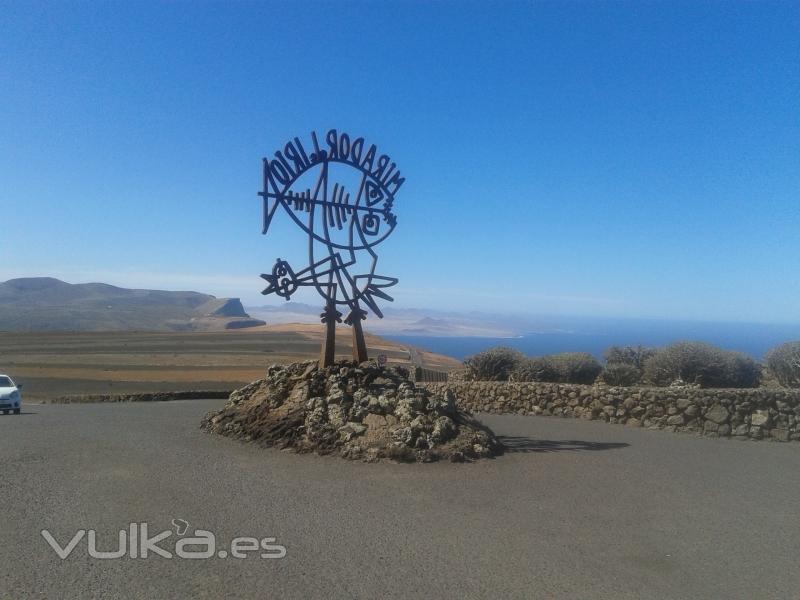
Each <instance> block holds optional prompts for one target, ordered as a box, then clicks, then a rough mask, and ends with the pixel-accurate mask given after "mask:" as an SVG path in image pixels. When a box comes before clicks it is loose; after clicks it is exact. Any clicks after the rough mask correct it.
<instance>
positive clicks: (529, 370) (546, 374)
mask: <svg viewBox="0 0 800 600" xmlns="http://www.w3.org/2000/svg"><path fill="white" fill-rule="evenodd" d="M558 377H559V374H558V371H557V370H556V367H555V365H554V364H553V363H552V362H551V361H550V360H549V359H548V358H547V357H537V358H524V359H522V361H521V362H520V363H519V365H517V368H516V369H514V371H513V372H512V373H511V380H512V381H549V382H557V381H558V380H559V379H558Z"/></svg>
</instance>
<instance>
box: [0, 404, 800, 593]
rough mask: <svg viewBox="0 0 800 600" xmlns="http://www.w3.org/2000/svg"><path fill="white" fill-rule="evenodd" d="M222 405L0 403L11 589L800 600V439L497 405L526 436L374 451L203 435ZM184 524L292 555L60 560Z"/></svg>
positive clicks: (5, 587) (1, 494)
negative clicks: (731, 436) (395, 456)
mask: <svg viewBox="0 0 800 600" xmlns="http://www.w3.org/2000/svg"><path fill="white" fill-rule="evenodd" d="M220 404H221V401H186V402H167V403H152V404H151V403H147V404H112V405H103V404H92V405H67V406H59V405H44V406H35V405H29V406H28V407H26V413H25V414H23V415H20V416H19V417H13V416H9V417H0V451H1V452H2V457H3V461H4V466H3V469H4V470H3V473H2V477H0V499H2V507H3V509H4V515H3V518H2V520H0V594H2V597H4V598H6V597H7V598H15V599H19V598H223V597H230V598H255V597H258V598H325V599H326V600H330V599H333V598H370V599H374V598H404V599H406V600H408V599H413V598H488V597H496V598H504V599H505V598H587V599H592V600H596V599H602V598H609V599H614V600H619V599H624V598H636V599H647V598H657V599H667V598H676V599H681V600H686V599H693V598H697V599H703V600H708V599H714V598H725V599H729V598H734V599H735V598H741V599H743V600H753V599H760V598H787V599H788V598H800V444H777V443H751V442H735V441H728V440H713V439H704V438H700V437H696V436H692V435H685V434H684V435H681V434H671V433H666V432H657V431H643V430H636V429H629V428H625V427H622V426H611V425H606V424H603V423H597V422H586V421H579V420H561V419H554V418H542V417H515V416H486V417H485V421H486V422H487V423H488V424H489V425H491V426H492V427H493V428H494V429H495V430H496V432H497V433H498V434H501V435H503V436H506V440H507V442H508V443H509V444H511V445H513V446H514V447H515V451H513V452H510V453H508V454H507V455H505V456H503V457H501V458H498V459H495V460H491V461H482V462H479V463H475V464H467V465H452V464H433V465H395V464H379V465H374V464H363V463H352V462H348V461H345V460H341V459H338V458H332V457H317V456H309V455H304V456H298V455H294V454H291V453H287V452H279V451H274V450H263V449H259V448H256V447H252V446H247V445H243V444H240V443H238V442H235V441H232V440H228V439H224V438H219V437H214V436H210V435H208V434H204V433H202V432H201V431H200V430H199V429H198V422H199V420H200V417H201V415H202V414H203V413H204V412H205V411H206V410H208V409H210V408H213V407H216V406H219V405H220ZM173 519H183V520H185V521H186V522H188V524H189V531H190V533H191V532H192V531H194V530H195V529H203V530H207V531H210V532H213V533H214V534H215V535H216V548H215V552H218V551H219V550H220V549H225V548H229V545H230V542H231V540H232V539H233V538H235V537H241V536H252V537H256V538H259V539H260V538H263V537H274V538H277V541H276V543H277V544H282V545H285V546H286V548H287V555H286V557H285V558H283V559H264V558H260V557H259V553H258V552H255V553H250V554H249V555H248V557H247V558H244V559H237V558H232V557H229V558H224V559H223V558H218V557H215V558H211V559H206V560H201V559H185V558H177V557H173V558H171V559H168V558H162V557H159V556H154V555H153V554H152V553H151V555H150V556H149V557H148V558H147V559H141V558H138V559H133V558H123V559H109V560H101V559H96V558H91V557H89V555H88V550H87V546H88V542H87V538H86V537H84V538H83V539H82V540H81V541H80V542H79V543H78V545H77V546H76V548H75V549H74V550H73V552H72V554H71V555H70V556H69V557H68V558H67V559H66V560H61V559H59V558H58V556H57V555H56V553H55V551H54V550H52V549H51V548H50V546H49V545H48V544H47V543H46V542H45V540H44V538H43V537H42V536H41V535H40V530H42V529H47V530H48V531H49V532H50V533H51V534H52V535H53V537H54V539H55V540H57V541H58V542H59V543H60V544H61V545H66V543H67V541H68V540H69V539H70V538H71V537H72V536H73V535H75V534H76V533H77V531H78V530H79V529H86V530H88V529H94V530H96V532H97V534H96V535H97V538H96V539H97V546H98V547H99V549H100V550H106V551H108V550H111V549H112V548H113V547H116V546H117V545H118V539H117V536H118V535H119V531H120V530H122V529H127V527H128V524H129V523H131V522H137V523H138V522H147V523H148V527H149V534H150V536H153V535H154V534H155V533H158V532H161V531H164V530H171V521H172V520H173ZM176 539H178V536H177V533H174V532H173V535H172V536H171V537H170V538H168V539H167V540H165V541H164V542H161V543H160V544H159V547H162V548H166V549H167V550H168V551H169V550H172V551H174V549H175V541H176ZM205 548H207V546H195V547H189V548H188V549H190V550H191V549H199V550H203V549H205Z"/></svg>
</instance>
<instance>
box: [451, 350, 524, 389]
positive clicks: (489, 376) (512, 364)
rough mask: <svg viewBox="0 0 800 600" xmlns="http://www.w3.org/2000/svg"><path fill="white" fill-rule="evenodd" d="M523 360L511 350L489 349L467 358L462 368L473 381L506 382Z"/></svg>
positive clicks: (520, 353)
mask: <svg viewBox="0 0 800 600" xmlns="http://www.w3.org/2000/svg"><path fill="white" fill-rule="evenodd" d="M524 359H525V356H524V355H523V354H522V352H520V351H518V350H514V349H513V348H505V347H498V348H490V349H489V350H484V351H483V352H478V353H477V354H474V355H472V356H469V357H467V359H466V360H465V361H464V366H465V367H466V369H467V373H468V376H469V377H470V378H472V379H473V380H475V381H508V376H509V375H510V374H511V372H512V371H513V370H514V369H516V368H517V367H518V366H519V364H520V363H521V362H522V361H523V360H524Z"/></svg>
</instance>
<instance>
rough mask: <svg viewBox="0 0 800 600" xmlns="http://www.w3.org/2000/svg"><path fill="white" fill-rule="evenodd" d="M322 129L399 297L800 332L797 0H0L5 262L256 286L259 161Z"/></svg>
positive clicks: (287, 232)
mask: <svg viewBox="0 0 800 600" xmlns="http://www.w3.org/2000/svg"><path fill="white" fill-rule="evenodd" d="M330 127H337V128H339V129H340V130H343V131H347V132H349V133H350V134H351V135H353V136H354V137H355V136H364V137H365V138H366V139H367V140H368V141H369V142H374V143H376V144H377V145H378V146H379V148H380V149H381V150H383V151H386V152H387V153H389V154H391V156H392V160H394V161H396V162H397V164H398V165H399V167H400V169H401V171H402V174H403V176H405V177H406V182H405V184H404V185H403V187H402V189H401V190H400V192H399V193H398V196H397V199H396V203H395V212H396V214H397V215H398V227H397V229H396V230H395V232H394V234H393V235H392V236H391V237H390V238H389V239H388V240H387V241H385V242H384V243H383V244H382V245H381V246H380V253H381V258H380V263H379V267H378V271H379V272H381V273H382V274H386V275H394V276H397V277H399V278H400V280H401V281H400V284H399V285H398V286H396V287H395V288H394V290H395V293H394V295H395V297H396V305H397V306H402V307H436V308H454V309H464V310H472V309H477V310H484V311H489V312H491V311H514V312H526V313H550V314H576V315H604V316H626V315H627V316H632V317H634V316H635V317H638V316H648V317H665V318H692V319H724V320H729V319H732V320H747V321H765V322H771V321H772V322H794V323H798V322H800V301H798V298H800V277H799V275H800V260H799V259H800V237H799V236H798V231H800V207H798V200H799V199H800V3H797V2H788V3H783V4H777V3H767V2H750V3H732V2H713V3H702V2H691V3H686V4H679V3H633V2H631V3H619V2H617V3H566V2H564V3H523V2H489V1H481V2H474V3H468V2H459V3H450V2H411V1H403V2H392V3H384V2H344V1H342V2H323V3H312V2H269V3H244V2H226V3H204V2H186V3H183V2H170V3H147V2H128V3H115V2H103V3H100V2H91V3H81V4H72V3H64V2H57V3H33V2H27V1H26V2H18V3H16V2H11V3H9V2H0V219H2V222H3V227H2V233H0V280H2V279H8V278H11V277H17V276H32V275H53V276H57V277H61V278H64V279H67V280H68V281H72V282H81V281H106V282H110V283H115V284H120V285H125V286H129V287H159V288H166V289H196V290H198V291H206V292H210V293H214V294H217V295H232V296H239V297H242V299H243V300H244V301H245V303H246V304H249V305H254V304H264V303H276V302H277V301H278V299H277V298H274V297H270V298H267V299H265V298H264V297H262V296H261V295H260V294H259V291H260V290H261V289H262V287H263V285H262V284H263V281H262V280H261V279H260V278H259V277H258V275H259V274H260V273H262V272H266V271H268V270H269V269H271V267H272V264H273V263H274V261H275V259H276V257H278V256H281V257H287V256H289V257H302V254H303V249H304V247H305V245H304V244H305V238H304V237H303V235H302V233H301V232H300V231H299V230H297V228H296V227H294V226H293V225H292V224H291V221H290V220H289V218H288V217H287V216H286V215H284V218H283V219H282V220H281V219H278V220H277V221H276V224H275V226H274V228H273V229H272V230H271V231H270V235H269V236H266V237H265V236H262V235H261V234H260V227H261V204H260V199H259V198H258V197H257V196H256V193H257V191H258V190H259V189H260V185H261V180H260V178H261V158H262V157H263V156H265V155H271V154H272V153H273V152H274V151H275V150H277V149H279V148H280V147H281V146H282V145H283V144H284V143H285V142H286V141H288V140H290V139H291V138H292V137H294V136H301V137H302V138H303V139H304V140H305V139H306V138H307V137H308V134H309V132H310V131H312V130H317V131H319V132H323V131H325V130H327V129H328V128H330ZM297 260H302V258H298V259H297ZM299 299H300V300H304V301H310V302H318V301H319V300H318V299H316V298H315V297H312V296H305V297H302V296H301V297H300V298H299Z"/></svg>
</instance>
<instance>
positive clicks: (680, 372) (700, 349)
mask: <svg viewBox="0 0 800 600" xmlns="http://www.w3.org/2000/svg"><path fill="white" fill-rule="evenodd" d="M644 379H645V380H646V381H647V382H648V383H652V384H654V385H659V386H667V385H670V384H671V383H673V382H675V381H677V380H681V381H684V382H685V383H689V384H695V385H699V386H700V387H705V388H721V387H739V388H753V387H758V385H759V383H760V382H761V367H760V365H759V364H758V363H756V362H755V361H754V360H753V359H752V358H750V357H748V356H745V355H744V354H741V353H739V352H730V351H728V350H723V349H721V348H717V347H715V346H712V345H710V344H704V343H701V342H676V343H674V344H670V345H668V346H666V347H664V348H661V349H660V350H658V351H657V352H656V353H655V354H654V355H653V356H651V357H650V358H648V359H647V360H646V361H645V364H644Z"/></svg>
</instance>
